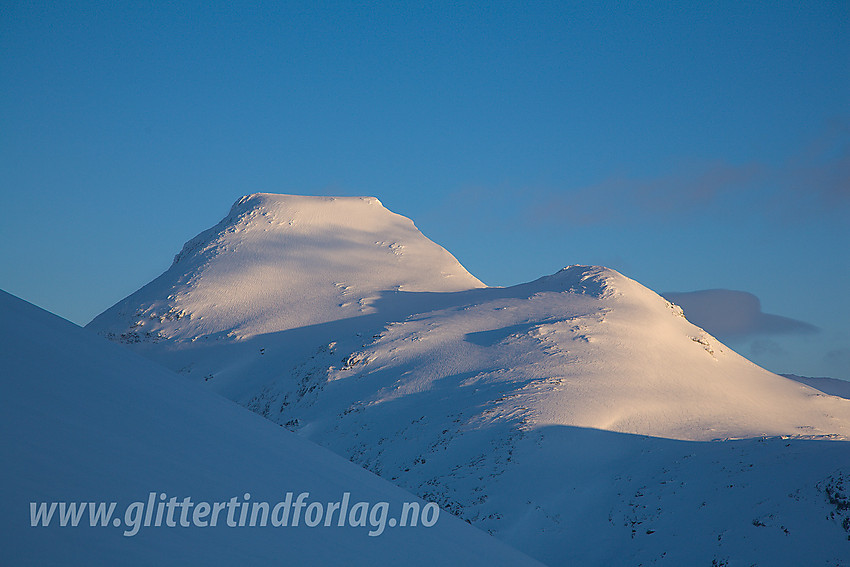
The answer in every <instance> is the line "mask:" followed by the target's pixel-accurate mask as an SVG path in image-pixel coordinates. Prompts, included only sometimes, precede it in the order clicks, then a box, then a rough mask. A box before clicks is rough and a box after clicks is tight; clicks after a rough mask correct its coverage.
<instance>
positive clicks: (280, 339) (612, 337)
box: [89, 198, 850, 565]
mask: <svg viewBox="0 0 850 567" xmlns="http://www.w3.org/2000/svg"><path fill="white" fill-rule="evenodd" d="M304 199H307V201H304V203H310V206H309V208H311V210H312V207H313V205H312V203H313V201H312V200H310V199H309V198H304ZM225 221H227V219H225ZM317 222H318V221H317ZM220 226H221V225H220ZM248 230H249V232H250V231H257V230H261V227H260V226H259V225H257V226H254V227H252V228H250V229H248ZM284 230H285V229H284ZM304 230H305V231H307V232H309V233H310V234H312V235H313V236H312V237H313V238H316V239H318V241H319V242H323V243H324V244H323V245H322V247H323V257H327V258H337V257H345V256H346V249H345V248H340V249H337V248H334V247H333V246H332V245H331V244H329V243H328V242H329V241H328V240H327V238H328V237H327V235H325V234H324V232H323V229H322V228H321V222H319V225H318V226H317V227H315V230H314V231H313V229H310V230H309V231H308V230H307V229H306V228H304ZM225 232H226V230H225ZM279 236H280V238H281V239H282V240H281V241H282V242H285V241H286V239H285V236H284V234H283V232H281V234H280V235H279ZM205 238H207V237H205V236H204V235H201V236H199V237H198V239H196V242H197V243H198V244H199V245H200V246H201V247H206V246H207V244H204V242H205V240H204V239H205ZM245 238H246V239H251V238H254V237H251V236H246V237H245ZM371 238H373V237H370V239H371ZM374 238H376V239H379V238H381V237H379V236H375V237H374ZM384 240H388V239H386V238H384ZM301 245H302V246H303V245H304V243H303V242H302V243H301ZM284 248H285V247H284ZM282 249H283V248H282ZM282 257H283V259H282V260H281V261H286V260H285V259H286V257H287V255H286V254H285V253H282ZM239 258H240V255H239V254H238V253H234V254H232V255H230V256H227V255H224V254H219V255H216V256H215V257H213V258H210V260H209V265H207V266H206V267H205V268H204V273H206V272H210V271H211V270H212V269H215V270H216V271H220V272H222V273H232V274H238V273H239V272H240V271H243V270H244V267H245V265H246V264H243V263H242V260H240V259H239ZM409 258H410V260H411V262H412V263H413V264H416V263H417V258H416V257H415V256H413V255H412V254H411V255H410V256H409ZM387 260H388V257H382V258H381V261H380V262H386V261H387ZM426 260H427V258H426V259H423V263H424V264H423V265H428V261H426ZM252 261H253V260H252ZM264 261H265V262H267V263H270V264H274V263H276V262H277V260H274V259H273V258H271V257H269V258H265V259H264ZM245 262H246V263H248V260H245ZM380 262H379V263H376V264H374V265H371V266H369V267H368V269H365V268H364V270H363V271H362V272H361V273H360V275H357V277H351V278H349V279H347V280H346V281H347V282H348V284H349V285H356V280H357V278H359V277H361V276H362V277H364V278H367V281H371V280H368V278H369V277H370V274H371V273H373V272H374V273H381V272H382V271H383V270H384V269H385V268H384V266H383V264H382V263H380ZM390 263H391V264H392V262H390ZM177 264H179V261H178V262H177ZM218 264H221V265H220V266H217V265H218ZM213 266H215V267H214V268H213ZM237 267H238V269H237ZM172 269H173V267H172ZM461 270H462V268H461ZM249 273H250V270H249ZM353 273H354V272H349V274H353ZM464 273H465V272H464ZM167 274H168V272H167V273H166V275H167ZM163 277H164V276H163ZM323 277H324V276H323ZM329 277H330V276H329ZM160 279H162V278H160ZM330 279H331V280H334V279H335V278H333V277H330ZM158 281H160V280H156V281H155V282H153V283H152V284H150V285H149V286H146V287H145V288H142V290H140V291H139V292H137V294H134V295H133V296H131V297H130V298H128V299H127V300H125V301H124V302H122V303H120V304H119V306H116V307H114V308H112V309H110V310H108V311H107V312H105V313H104V314H103V315H101V316H99V317H98V318H97V319H95V320H94V321H93V322H92V323H91V324H90V325H89V326H90V327H91V328H93V329H95V330H97V331H98V332H100V333H103V334H105V335H106V336H109V337H111V338H113V339H116V340H119V341H121V342H125V343H128V345H129V346H130V347H132V348H134V349H135V350H137V351H138V352H140V353H142V354H144V355H145V356H148V357H150V358H153V359H154V360H157V361H158V362H161V363H162V364H164V365H165V366H167V367H169V368H171V369H173V370H175V371H178V372H180V373H181V374H183V375H185V376H188V377H190V378H193V379H195V380H196V381H198V382H202V383H204V384H206V385H207V386H209V387H210V388H212V389H214V390H216V391H217V392H219V393H221V394H223V395H225V396H226V397H228V398H230V399H233V400H235V401H237V402H238V403H240V404H242V405H244V406H246V407H248V408H250V409H252V410H253V411H255V412H257V413H259V414H260V415H263V416H265V417H267V418H269V419H270V420H272V421H275V422H277V423H280V424H282V425H285V426H286V427H288V428H290V429H292V430H294V431H297V432H299V433H300V434H301V435H302V436H304V437H307V438H309V439H311V440H314V441H316V442H318V443H320V444H321V445H324V446H326V447H328V448H331V449H332V450H334V451H335V452H337V453H338V454H340V455H342V456H344V457H346V458H348V459H350V460H352V461H354V462H357V463H359V464H361V465H363V466H364V467H366V468H368V469H369V470H372V471H373V472H375V473H377V474H379V475H381V476H383V477H384V478H386V479H388V480H391V481H393V482H395V483H396V484H398V485H400V486H403V487H405V488H407V489H409V490H411V491H413V492H414V493H416V494H418V495H420V496H422V497H425V498H428V499H434V500H436V501H438V502H440V503H441V504H442V505H443V506H444V507H445V508H446V509H448V510H451V511H452V512H453V513H455V514H457V515H458V516H460V517H463V518H464V519H466V520H468V521H470V522H472V523H473V524H475V525H478V526H480V527H483V528H485V529H487V530H489V531H490V532H491V533H493V534H495V535H496V536H497V537H500V538H502V539H504V540H506V541H508V542H510V543H512V544H513V545H515V546H516V547H518V548H520V549H522V550H524V551H526V552H527V553H529V554H531V555H533V556H535V557H537V558H539V559H542V560H544V561H545V562H547V563H549V564H552V565H558V564H571V563H572V562H575V561H577V562H580V563H582V564H587V563H602V564H639V563H641V562H652V561H660V560H661V559H662V558H664V557H668V556H669V557H677V558H678V559H677V561H675V563H677V564H698V563H699V562H703V563H705V564H711V562H712V561H715V562H722V561H725V560H726V559H724V558H729V557H734V558H735V561H749V562H750V563H753V562H756V563H758V562H762V563H764V562H766V563H767V564H783V562H784V561H788V560H790V559H789V558H796V560H799V561H803V562H806V561H808V560H809V559H811V558H815V559H817V560H818V561H820V560H823V561H833V559H834V558H836V557H838V558H840V557H843V556H844V551H845V550H846V549H847V541H846V535H847V534H846V533H845V532H844V531H843V528H842V527H841V525H840V523H841V521H843V520H842V516H841V514H840V512H841V509H835V510H832V509H831V508H830V504H829V498H827V497H826V496H825V494H826V488H825V487H829V486H833V485H832V484H830V483H834V482H839V480H840V479H842V478H844V476H842V475H845V476H847V471H850V468H848V465H850V450H848V445H847V444H846V441H841V440H846V439H847V437H848V435H850V400H845V399H841V398H836V397H832V396H828V395H825V394H823V393H822V392H819V391H817V390H814V389H812V388H810V387H808V386H805V385H803V384H800V383H798V382H795V381H792V380H788V379H786V378H783V377H780V376H777V375H775V374H772V373H770V372H767V371H765V370H763V369H761V368H759V367H757V366H755V365H754V364H752V363H750V362H749V361H747V360H746V359H744V358H742V357H740V356H739V355H737V354H736V353H734V352H732V351H731V350H729V349H728V348H727V347H725V346H724V345H722V344H721V343H719V342H718V341H717V340H716V339H715V338H713V337H712V336H710V335H708V334H707V333H706V332H705V331H703V330H702V329H700V328H698V327H695V326H694V325H692V324H690V323H689V322H688V321H687V320H686V319H685V318H684V316H683V314H682V311H681V309H679V308H678V307H676V306H675V305H672V304H670V303H669V302H667V301H666V300H664V299H663V298H661V297H660V296H658V295H657V294H655V293H654V292H652V291H651V290H648V289H646V288H645V287H643V286H641V285H640V284H638V283H637V282H634V281H633V280H630V279H629V278H627V277H625V276H623V275H621V274H619V273H617V272H615V271H613V270H609V269H606V268H600V267H592V266H570V267H568V268H565V269H564V270H561V271H560V272H558V273H556V274H553V275H551V276H546V277H543V278H540V279H538V280H536V281H534V282H529V283H527V284H522V285H518V286H513V287H509V288H480V287H476V286H475V285H473V284H472V283H468V284H467V285H466V288H467V289H461V290H451V289H447V288H445V287H437V286H434V287H432V288H431V289H428V287H427V286H425V285H424V284H423V286H422V287H419V288H418V289H409V290H408V289H404V288H402V289H397V288H394V287H387V286H383V287H381V286H377V287H376V286H375V284H373V283H370V286H371V288H372V290H373V292H372V293H371V294H370V296H369V297H370V300H369V302H368V309H367V310H364V311H363V312H360V313H357V314H355V313H348V312H346V315H345V316H344V317H339V318H337V319H333V317H334V316H335V315H334V314H335V313H338V312H337V311H335V309H336V307H334V306H333V304H331V303H327V304H322V305H330V306H331V307H330V308H328V309H325V310H320V311H319V315H317V316H316V320H317V321H320V322H316V323H314V324H310V325H304V326H300V327H298V326H295V325H294V324H289V323H287V324H282V323H280V321H281V320H282V319H284V318H286V317H288V314H287V313H285V312H284V313H278V314H274V313H268V312H264V313H263V315H262V316H263V320H264V321H273V320H274V321H277V323H276V324H275V325H270V326H264V327H263V328H264V329H273V330H270V331H269V332H265V333H256V334H254V333H245V332H244V331H243V330H242V327H239V326H237V327H229V326H228V325H230V324H231V323H232V316H231V313H230V311H229V310H227V309H219V308H218V307H216V306H214V305H210V306H206V307H204V308H203V309H198V310H196V311H194V312H193V317H194V318H195V320H201V321H204V322H205V323H204V324H205V325H207V326H208V327H209V328H211V329H215V332H214V333H212V334H209V335H192V336H191V337H189V335H188V334H181V333H183V331H182V330H173V331H162V329H161V328H158V327H156V325H157V323H156V322H155V323H154V326H155V327H154V328H155V334H154V335H151V336H147V335H144V334H139V333H138V332H137V329H138V328H139V327H133V325H136V324H137V322H135V321H131V320H130V319H128V318H127V317H126V314H127V313H130V312H136V311H137V312H139V313H140V314H142V315H144V314H145V313H147V311H146V310H148V309H149V306H151V305H158V304H160V303H157V302H166V301H169V299H168V298H167V297H164V296H161V295H160V296H156V295H155V294H154V292H155V291H157V290H156V289H154V288H152V287H151V286H153V285H154V284H156V283H157V282H158ZM475 281H476V282H477V280H475ZM193 282H195V280H193V279H192V277H191V276H189V278H188V279H186V281H185V282H183V283H178V284H176V285H175V286H174V287H172V288H171V291H170V292H169V293H171V294H172V295H173V296H174V297H185V296H188V295H190V294H192V293H193V290H194V287H195V286H196V285H198V286H199V285H200V284H195V283H193ZM239 282H240V280H239V278H238V277H237V276H234V279H233V280H230V284H231V285H232V286H235V288H238V287H239V286H240V285H242V284H240V283H239ZM252 282H253V280H251V279H248V280H247V281H246V282H245V283H244V285H245V286H246V287H247V288H248V289H253V286H254V284H253V283H252ZM287 285H296V286H297V285H300V284H297V283H296V284H293V283H292V282H291V281H290V282H288V283H286V284H280V285H278V284H277V283H276V282H274V281H269V282H266V286H267V287H268V288H269V289H285V290H286V291H285V293H282V295H281V296H280V298H279V303H278V305H284V304H285V305H290V304H289V303H288V301H289V300H288V299H287V297H289V295H288V294H295V295H298V294H300V293H302V291H303V290H299V289H292V290H290V289H288V288H286V286H287ZM228 289H232V288H228ZM205 293H207V294H208V295H209V294H213V293H214V292H213V290H207V291H206V292H205ZM215 293H218V294H220V295H223V294H224V293H225V290H224V289H221V290H219V291H218V292H215ZM232 293H234V294H238V292H235V291H233V292H232ZM163 304H164V303H163ZM273 304H275V303H274V302H271V301H270V302H267V305H273ZM119 307H120V308H119ZM292 308H293V309H295V310H296V311H297V309H298V306H293V307H292ZM323 309H324V308H323ZM134 310H135V311H134ZM122 313H123V314H122ZM148 320H149V319H140V321H141V322H143V323H144V325H141V327H145V326H147V325H148ZM240 324H241V323H240ZM169 325H171V324H170V323H169ZM168 328H169V329H179V326H178V325H177V323H174V325H173V326H169V327H168ZM198 330H201V329H200V328H194V330H193V332H194V331H198ZM160 332H162V334H161V335H157V334H156V333H160ZM169 333H170V334H169ZM157 336H171V337H174V339H171V340H158V339H157V338H156V337H157ZM146 337H148V338H149V339H151V340H146ZM222 337H224V338H222ZM185 339H190V340H185ZM216 339H217V340H216ZM647 436H651V437H647ZM763 437H767V439H766V440H764V441H762V440H761V439H762V438H763ZM783 437H785V438H787V439H783ZM720 439H741V440H740V441H735V442H732V441H727V442H725V443H712V442H711V441H712V440H720ZM765 448H766V449H765ZM750 465H752V466H750ZM659 479H661V480H659ZM767 479H770V482H767V481H766V480H767ZM836 479H839V480H836ZM706 491H709V493H706ZM648 493H652V494H653V496H652V498H651V500H652V502H653V504H652V507H649V506H648V505H647V503H646V502H647V500H642V498H643V497H644V496H645V495H646V494H648ZM789 494H792V495H797V496H793V497H791V496H789ZM839 508H840V507H839ZM750 510H760V511H761V512H760V513H761V514H762V515H763V516H764V517H765V518H767V517H768V516H770V518H772V519H771V520H770V522H774V520H776V518H779V517H781V518H783V520H782V521H781V522H779V520H776V521H777V522H779V524H778V525H777V526H774V527H775V528H776V529H775V530H756V531H752V533H750V532H751V530H753V529H754V528H760V527H763V526H761V525H760V524H765V525H768V524H770V525H772V523H770V522H768V521H767V520H761V519H757V521H756V522H755V523H753V522H752V520H754V518H750V517H747V516H748V515H749V514H750ZM835 512H839V514H838V516H835ZM830 513H832V514H833V516H832V517H830V516H829V514H830ZM761 517H762V516H759V518H761ZM648 522H652V525H653V526H655V527H652V528H646V527H644V528H641V527H640V526H645V525H646V524H647V523H648ZM789 526H793V528H794V529H793V530H791V529H790V528H789ZM659 527H660V529H659ZM783 528H787V529H788V532H789V533H786V532H785V529H783ZM640 529H643V531H644V533H643V535H640V533H639V530H640ZM647 531H648V532H651V533H646V532H647ZM791 533H793V534H794V535H793V536H792V535H791ZM656 534H659V535H656ZM731 534H734V535H731ZM650 535H651V536H655V537H649V538H648V537H643V536H650ZM724 537H725V538H726V539H725V541H723V540H724ZM842 546H843V547H842ZM626 557H627V558H629V560H628V561H623V562H620V561H617V558H626ZM799 561H798V563H799ZM750 563H746V564H747V565H749V564H750ZM787 564H795V563H787ZM813 564H814V563H813Z"/></svg>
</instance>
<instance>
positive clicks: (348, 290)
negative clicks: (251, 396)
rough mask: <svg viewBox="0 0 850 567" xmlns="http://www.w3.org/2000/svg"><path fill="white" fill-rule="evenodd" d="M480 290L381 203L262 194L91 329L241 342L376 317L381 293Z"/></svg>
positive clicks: (236, 208) (241, 203) (127, 336)
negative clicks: (372, 314)
mask: <svg viewBox="0 0 850 567" xmlns="http://www.w3.org/2000/svg"><path fill="white" fill-rule="evenodd" d="M479 287H484V284H482V283H481V282H480V281H479V280H478V279H477V278H475V277H474V276H472V275H471V274H470V273H469V272H467V271H466V269H465V268H464V267H463V266H461V265H460V263H459V262H458V261H457V260H456V259H455V258H454V256H452V255H451V254H449V253H448V252H447V251H446V250H445V249H444V248H442V247H441V246H439V245H437V244H435V243H434V242H432V241H431V240H428V239H427V238H426V237H425V236H424V235H423V234H422V233H421V232H419V230H418V229H417V228H416V226H415V225H414V224H413V222H412V221H411V220H410V219H408V218H406V217H403V216H401V215H397V214H395V213H393V212H391V211H389V210H387V209H386V208H384V206H383V205H381V202H380V201H378V199H376V198H374V197H306V196H298V195H273V194H268V193H256V194H253V195H246V196H244V197H242V198H241V199H239V200H238V201H237V202H236V203H235V204H234V205H233V207H232V208H231V209H230V213H229V214H228V215H227V216H226V217H225V218H224V219H223V220H222V221H221V222H220V223H218V224H217V225H216V226H214V227H212V228H211V229H209V230H206V231H204V232H202V233H201V234H199V235H198V236H197V237H195V238H193V239H191V240H190V241H189V242H187V243H186V244H185V245H184V246H183V249H182V250H181V251H180V253H179V254H177V256H175V258H174V262H173V264H172V265H171V267H170V268H169V269H168V270H167V271H166V272H165V273H163V274H162V275H161V276H159V277H158V278H157V279H155V280H154V281H152V282H151V283H149V284H148V285H146V286H145V287H143V288H142V289H140V290H138V291H137V292H135V293H133V294H132V295H130V296H129V297H127V298H126V299H124V300H123V301H121V302H120V303H118V304H117V305H115V306H114V307H112V308H111V309H109V310H107V311H106V312H105V313H103V314H102V315H100V316H99V317H97V318H96V319H95V320H94V321H93V322H92V323H91V325H92V326H94V327H96V328H98V329H100V330H102V331H105V332H107V333H111V334H112V335H111V336H112V337H122V338H123V340H124V341H125V342H134V341H144V340H161V339H176V340H194V339H197V338H200V337H209V336H222V335H224V336H230V337H236V338H245V337H247V336H251V335H256V334H260V333H269V332H277V331H283V330H286V329H292V328H297V327H303V326H306V325H314V324H317V323H324V322H327V321H334V320H338V319H344V318H347V317H355V316H358V315H361V314H364V313H370V312H371V311H372V308H371V305H372V304H373V303H374V302H375V301H377V300H378V299H379V298H380V296H381V294H382V293H387V292H392V291H409V292H420V291H429V292H452V291H459V290H466V289H471V288H479Z"/></svg>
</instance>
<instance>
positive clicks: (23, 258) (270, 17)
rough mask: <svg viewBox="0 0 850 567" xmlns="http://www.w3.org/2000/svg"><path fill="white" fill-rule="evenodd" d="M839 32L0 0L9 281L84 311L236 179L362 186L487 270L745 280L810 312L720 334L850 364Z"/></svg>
mask: <svg viewBox="0 0 850 567" xmlns="http://www.w3.org/2000/svg"><path fill="white" fill-rule="evenodd" d="M848 22H850V3H848V2H846V1H843V2H805V3H804V2H794V3H792V2H781V3H773V2H752V3H742V2H728V3H724V2H712V3H697V2H694V3H682V4H681V5H678V6H673V5H671V4H669V3H654V2H647V3H628V4H626V5H623V4H620V3H616V4H615V3H611V4H603V3H593V4H592V5H590V3H583V2H582V3H579V2H576V3H569V2H551V3H549V2H532V3H528V2H513V3H506V2H478V3H473V2H462V3H459V2H451V3H448V2H438V3H434V4H431V5H428V6H420V5H419V3H405V2H375V3H369V4H365V5H359V4H357V5H355V4H353V3H336V2H331V3H327V2H315V1H311V2H304V3H298V2H276V3H268V4H262V3H260V4H257V3H251V4H244V3H239V2H227V3H215V2H202V3H200V2H199V3H188V2H175V3H168V4H166V3H164V2H98V3H88V2H67V3H58V2H45V3H40V2H17V1H14V0H7V1H5V2H3V3H2V5H0V81H2V89H0V173H1V174H2V175H0V183H1V184H2V203H3V211H2V220H0V231H2V232H0V237H2V247H0V287H2V288H4V289H6V290H7V291H9V292H11V293H14V294H16V295H19V296H21V297H23V298H24V299H27V300H29V301H32V302H34V303H36V304H38V305H40V306H42V307H45V308H46V309H48V310H50V311H53V312H55V313H57V314H59V315H62V316H64V317H66V318H68V319H70V320H72V321H74V322H77V323H81V324H84V323H86V322H87V321H88V320H90V319H91V318H92V317H93V316H94V315H96V314H97V313H99V312H100V311H102V310H103V309H105V308H106V307H108V306H110V305H111V304H112V303H114V302H115V301H117V300H118V299H120V298H122V297H123V296H125V295H127V294H129V293H130V292H132V291H134V290H135V289H137V288H138V287H140V286H141V285H143V284H144V283H146V282H147V281H149V280H150V279H152V278H154V277H155V276H157V275H158V274H159V273H161V272H162V271H163V270H164V269H165V268H167V267H168V265H169V264H170V262H171V259H172V257H173V255H174V254H175V253H176V252H177V251H178V250H179V249H180V247H181V245H182V243H183V242H184V241H185V240H187V239H189V238H190V237H192V236H194V235H195V234H196V233H198V232H200V231H201V230H203V229H205V228H207V227H209V226H211V225H212V224H214V223H216V222H217V221H218V220H220V218H221V217H223V216H224V215H225V214H226V212H227V210H228V209H229V207H230V205H231V204H232V202H233V201H235V200H236V199H237V198H238V197H239V196H240V195H242V194H246V193H252V192H257V191H265V192H278V193H298V194H340V195H363V194H367V195H374V196H377V197H378V198H379V199H381V201H382V202H383V203H384V204H385V205H386V206H387V207H388V208H390V209H391V210H393V211H396V212H398V213H401V214H404V215H406V216H409V217H411V218H412V219H414V221H415V222H416V224H417V226H419V228H420V229H422V231H423V232H424V233H425V234H426V235H427V236H429V237H430V238H432V239H433V240H435V241H437V242H438V243H440V244H442V245H444V246H445V247H446V248H448V249H449V250H450V251H451V252H452V253H453V254H455V256H457V257H458V259H459V260H460V261H461V262H462V263H463V264H464V265H465V266H466V267H467V268H468V269H469V270H470V271H471V272H472V273H474V274H475V275H477V276H478V277H479V278H481V279H482V280H483V281H485V282H486V283H489V284H492V285H509V284H515V283H520V282H522V281H526V280H530V279H534V278H537V277H539V276H541V275H544V274H548V273H552V272H555V271H557V270H558V269H559V268H561V267H563V266H564V265H567V264H573V263H587V264H603V265H608V266H611V267H613V268H616V269H618V270H620V271H621V272H623V273H624V274H626V275H628V276H630V277H632V278H634V279H637V280H638V281H640V282H641V283H643V284H645V285H647V286H649V287H650V288H652V289H654V290H656V291H659V292H665V291H682V292H683V291H693V290H702V289H711V288H722V289H731V290H740V291H746V292H749V293H752V294H754V295H756V296H757V297H758V298H759V299H760V300H761V303H762V309H763V310H764V312H766V313H769V314H775V315H781V316H783V317H787V318H791V319H794V320H797V321H798V322H800V323H808V324H809V325H814V326H816V327H817V328H818V329H819V330H818V331H816V332H811V327H807V326H805V325H802V326H799V327H797V328H799V329H803V328H805V329H808V332H802V331H801V332H794V331H793V330H792V331H790V332H789V331H788V329H786V332H785V333H784V334H777V333H771V332H770V331H769V329H768V330H766V329H765V328H764V327H760V328H758V329H756V328H755V327H754V329H753V333H751V334H745V335H742V336H738V337H734V338H730V339H729V342H730V344H732V346H734V347H736V348H737V349H739V351H740V352H741V353H742V354H744V355H746V356H748V357H750V358H751V359H753V360H755V361H756V362H758V363H760V364H763V365H765V366H766V367H767V368H769V369H771V370H774V371H777V372H795V373H798V374H807V375H831V376H833V377H841V378H846V379H850V330H848V325H847V324H848V321H849V320H850V297H848V296H850V293H848V292H850V253H848V245H850V228H848V225H850V222H848V218H850V174H849V173H850V31H848V30H850V25H849V24H848ZM756 331H757V332H756ZM721 338H723V337H721Z"/></svg>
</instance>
